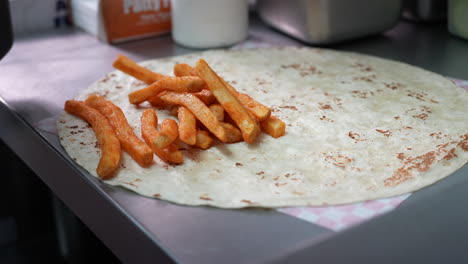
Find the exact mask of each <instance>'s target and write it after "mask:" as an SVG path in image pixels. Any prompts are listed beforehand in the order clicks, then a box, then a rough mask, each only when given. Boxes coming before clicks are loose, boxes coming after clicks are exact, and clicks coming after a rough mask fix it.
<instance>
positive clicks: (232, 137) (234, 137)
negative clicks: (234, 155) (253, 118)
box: [219, 122, 243, 143]
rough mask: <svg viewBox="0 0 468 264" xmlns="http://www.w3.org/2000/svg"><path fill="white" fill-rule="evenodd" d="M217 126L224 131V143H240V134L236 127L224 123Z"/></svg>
mask: <svg viewBox="0 0 468 264" xmlns="http://www.w3.org/2000/svg"><path fill="white" fill-rule="evenodd" d="M219 124H220V125H221V126H222V127H223V128H224V130H225V131H226V141H224V142H225V143H236V142H240V141H242V139H243V137H242V133H241V131H240V130H239V129H238V128H237V127H235V126H233V125H231V124H229V123H224V122H219Z"/></svg>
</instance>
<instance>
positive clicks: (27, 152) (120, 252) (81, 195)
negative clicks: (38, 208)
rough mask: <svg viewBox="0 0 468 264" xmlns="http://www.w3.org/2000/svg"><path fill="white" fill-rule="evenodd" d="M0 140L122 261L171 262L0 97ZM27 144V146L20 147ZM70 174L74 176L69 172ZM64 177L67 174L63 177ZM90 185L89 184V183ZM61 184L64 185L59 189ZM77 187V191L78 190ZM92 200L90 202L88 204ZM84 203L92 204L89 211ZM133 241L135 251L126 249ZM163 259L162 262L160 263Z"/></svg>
mask: <svg viewBox="0 0 468 264" xmlns="http://www.w3.org/2000/svg"><path fill="white" fill-rule="evenodd" d="M0 123H1V124H2V127H3V128H2V129H0V139H2V140H3V141H4V142H5V144H6V145H7V146H8V147H9V148H10V149H11V150H12V151H13V152H14V153H15V154H16V155H18V156H19V157H20V158H21V159H22V160H23V161H24V162H25V164H26V165H27V166H28V167H29V168H30V169H31V170H32V171H33V172H34V173H36V174H37V176H38V177H39V178H41V180H42V181H43V182H44V183H46V185H47V186H48V187H49V188H50V189H51V190H53V192H54V193H55V194H56V195H57V197H59V198H60V199H61V200H62V201H63V202H64V203H65V204H66V205H67V206H68V207H69V208H70V209H72V211H73V212H74V213H75V214H77V216H79V218H80V219H81V220H82V221H83V222H84V223H85V224H86V225H87V226H88V227H89V228H90V229H91V230H92V231H93V232H95V233H96V235H98V237H99V238H100V239H101V240H102V242H103V243H104V244H105V245H106V246H107V247H108V248H109V249H111V251H112V252H113V253H114V254H115V255H116V256H117V257H118V258H119V259H120V260H121V261H122V262H124V263H130V262H132V261H135V260H138V262H139V263H154V260H155V259H157V260H159V261H161V263H166V262H172V261H174V258H173V257H172V256H169V255H168V253H167V252H168V251H166V250H164V248H163V247H162V246H161V245H160V244H159V243H158V242H157V241H155V240H153V239H152V238H151V236H150V235H149V234H148V232H147V231H146V230H145V229H144V228H143V227H142V226H141V225H140V224H139V223H138V222H136V221H134V219H132V218H131V217H130V216H129V215H128V214H127V213H126V212H125V210H123V208H121V207H120V206H119V205H117V204H115V203H113V202H111V201H110V198H109V197H108V196H107V195H106V194H105V193H103V192H102V191H99V190H97V189H96V188H81V187H80V186H83V187H89V186H90V184H89V183H88V182H86V181H87V180H86V179H85V178H84V177H82V176H81V175H80V173H79V172H78V171H77V170H76V169H74V168H73V166H72V165H70V164H69V162H68V161H66V160H65V159H64V158H63V157H62V156H61V155H57V153H56V150H54V149H53V148H52V147H51V146H49V144H48V143H47V142H46V140H44V139H43V138H42V136H41V135H39V134H38V133H37V132H36V131H35V130H34V129H33V128H32V127H31V126H30V125H29V124H27V123H26V122H25V121H24V120H23V119H22V118H21V117H19V116H18V115H17V114H16V113H15V112H14V111H13V110H11V108H9V107H8V103H7V102H6V101H5V100H4V99H3V98H2V97H0ZM24 146H27V147H24ZM44 159H48V160H50V161H52V162H51V163H53V164H54V166H55V167H54V168H53V169H52V168H50V167H48V166H44V162H43V160H44ZM71 174H73V176H74V177H70V176H69V175H71ZM64 176H67V177H64ZM91 186H92V185H91ZM63 187H65V188H63ZM78 190H79V191H78ZM86 200H88V201H93V203H88V202H86ZM88 204H93V209H92V210H90V209H89V206H87V205H88ZM116 225H119V226H123V227H125V231H124V232H122V233H125V236H122V233H119V234H116V233H115V226H116ZM133 243H137V244H138V245H139V247H137V248H138V250H128V245H129V244H133ZM162 261H164V262H162Z"/></svg>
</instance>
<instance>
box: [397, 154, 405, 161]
mask: <svg viewBox="0 0 468 264" xmlns="http://www.w3.org/2000/svg"><path fill="white" fill-rule="evenodd" d="M397 158H399V159H401V160H404V159H405V153H402V152H400V153H397Z"/></svg>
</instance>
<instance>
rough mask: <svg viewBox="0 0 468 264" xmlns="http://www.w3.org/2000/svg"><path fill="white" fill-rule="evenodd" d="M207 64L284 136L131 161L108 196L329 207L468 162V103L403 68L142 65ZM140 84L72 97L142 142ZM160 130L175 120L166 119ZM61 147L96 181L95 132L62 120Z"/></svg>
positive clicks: (99, 87) (252, 56)
mask: <svg viewBox="0 0 468 264" xmlns="http://www.w3.org/2000/svg"><path fill="white" fill-rule="evenodd" d="M199 58H204V59H205V60H206V61H208V63H209V64H210V65H211V66H212V67H213V68H214V69H215V70H216V71H217V72H218V73H219V74H220V75H221V76H222V77H224V78H225V79H226V80H227V81H229V82H230V83H232V84H233V85H234V86H235V87H236V88H237V89H238V90H240V91H241V92H245V93H247V94H249V95H250V96H251V97H253V98H255V99H257V100H258V101H260V102H262V103H264V104H265V105H268V106H270V107H271V108H272V109H273V114H274V115H276V116H278V117H279V118H281V119H282V120H284V121H285V123H286V124H287V130H286V135H285V136H283V137H281V138H278V139H274V138H272V137H270V136H268V135H266V134H262V135H261V136H260V137H259V138H258V139H257V141H256V143H255V144H253V145H248V144H246V143H244V142H242V143H236V144H229V145H226V144H217V145H216V146H214V147H212V148H210V149H208V150H204V151H202V150H198V149H194V148H190V147H187V146H183V148H185V149H186V150H183V153H184V156H185V162H184V164H183V165H180V166H168V165H166V164H165V163H164V162H162V161H161V160H159V159H158V158H157V157H156V156H155V164H154V165H153V166H151V167H150V168H142V167H140V166H139V165H138V164H136V163H135V162H134V161H133V160H132V159H131V158H130V157H129V155H127V154H126V153H123V157H122V166H121V168H120V169H119V171H118V174H117V176H116V177H115V178H114V179H112V180H109V181H105V182H106V183H107V184H110V185H120V186H123V187H125V188H128V189H130V190H133V191H135V192H137V193H139V194H142V195H145V196H150V197H156V198H159V199H163V200H167V201H171V202H175V203H179V204H186V205H210V206H216V207H224V208H240V207H248V206H256V207H282V206H323V205H336V204H344V203H352V202H358V201H364V200H370V199H377V198H383V197H389V196H394V195H400V194H404V193H408V192H413V191H416V190H418V189H420V188H423V187H425V186H428V185H430V184H433V183H434V182H436V181H438V180H440V179H442V178H444V177H446V176H448V175H449V174H451V173H452V172H454V171H455V170H457V169H459V168H460V167H462V166H463V165H464V164H465V163H466V162H467V160H468V151H467V150H468V134H467V133H468V127H467V124H468V117H467V116H468V115H467V114H466V106H467V105H468V93H467V92H466V91H464V90H463V89H461V88H459V87H457V86H456V85H454V84H453V83H452V82H451V81H449V80H447V79H445V78H443V77H442V76H439V75H437V74H434V73H431V72H428V71H425V70H422V69H419V68H416V67H412V66H409V65H406V64H403V63H399V62H394V61H390V60H384V59H380V58H376V57H371V56H364V55H359V54H354V53H345V52H337V51H332V50H325V49H312V48H270V49H253V50H216V51H207V52H202V53H194V54H189V55H184V56H178V57H171V58H165V59H157V60H150V61H145V62H142V63H141V64H142V65H144V66H145V67H148V68H149V69H151V70H153V71H156V72H159V73H163V74H168V75H172V69H173V66H174V64H175V63H182V62H183V63H189V64H191V65H194V64H195V62H196V61H197V60H198V59H199ZM143 87H145V84H143V83H141V82H140V81H137V80H135V79H134V78H132V77H129V76H127V75H125V74H123V73H121V72H118V71H115V72H112V73H110V74H108V75H107V76H105V77H104V78H103V79H101V80H99V81H97V82H96V83H94V84H93V85H91V86H90V87H88V88H87V89H85V90H83V91H82V92H81V93H79V94H78V95H77V96H76V99H79V100H84V99H85V98H86V97H87V96H88V95H89V94H91V93H98V94H101V95H103V96H105V97H106V98H107V99H108V100H111V101H112V102H114V103H115V104H117V105H118V106H120V107H121V108H122V110H123V111H124V112H125V115H126V116H127V118H128V120H129V123H130V124H131V125H132V126H133V127H134V129H135V132H136V134H137V135H140V134H141V132H140V121H139V119H140V116H141V113H142V111H143V110H144V109H146V108H147V107H149V105H147V104H143V105H141V106H140V107H136V106H134V105H130V104H129V103H128V96H127V95H128V94H129V93H130V92H131V91H134V90H136V89H139V88H143ZM157 113H158V115H159V120H160V122H161V121H162V120H164V119H165V118H174V117H172V116H170V115H169V114H168V112H166V111H159V110H158V112H157ZM58 131H59V135H60V140H61V143H62V145H63V147H64V148H65V149H66V151H67V152H68V154H69V155H70V157H71V158H73V159H74V160H75V161H76V162H77V163H78V164H79V165H81V166H82V167H84V168H85V169H86V170H87V171H89V173H90V174H91V175H93V176H96V167H97V163H98V160H99V155H100V151H99V147H98V146H97V145H96V138H95V136H94V133H93V131H92V130H91V129H90V128H89V126H87V125H86V123H85V122H84V121H82V120H80V119H79V118H76V117H74V116H71V115H69V114H67V113H63V114H62V115H61V117H60V118H59V121H58Z"/></svg>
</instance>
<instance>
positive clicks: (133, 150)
mask: <svg viewBox="0 0 468 264" xmlns="http://www.w3.org/2000/svg"><path fill="white" fill-rule="evenodd" d="M86 104H87V105H88V106H90V107H92V108H94V109H96V110H98V111H99V112H100V113H101V114H103V115H104V116H105V117H107V119H108V120H109V123H110V124H111V126H112V127H113V128H114V131H115V133H116V135H117V138H118V139H119V141H120V144H121V145H122V148H123V149H124V150H125V151H126V152H127V153H128V154H130V156H131V157H132V158H133V159H134V160H135V161H136V162H137V163H138V164H140V165H141V166H143V167H146V166H149V165H150V164H151V163H152V162H153V152H152V151H151V149H150V148H149V147H148V146H147V145H146V144H145V143H144V142H143V141H141V140H140V139H139V138H138V137H137V136H136V135H135V133H134V132H133V129H132V127H131V126H130V125H129V124H128V122H127V118H126V117H125V114H124V113H123V112H122V109H120V108H119V107H118V106H116V105H115V104H113V103H112V102H110V101H107V100H106V99H104V98H103V97H102V96H99V95H90V96H89V97H88V99H86Z"/></svg>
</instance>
